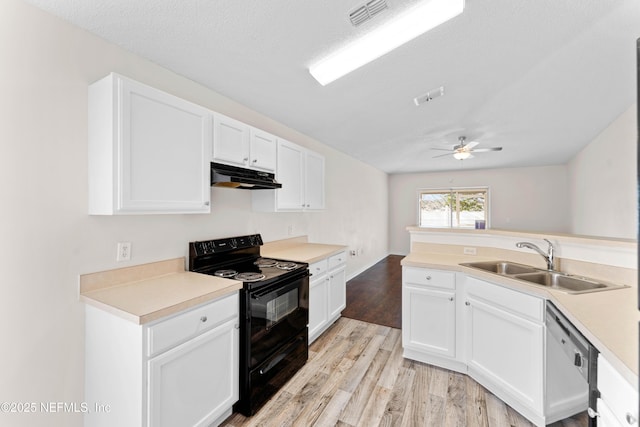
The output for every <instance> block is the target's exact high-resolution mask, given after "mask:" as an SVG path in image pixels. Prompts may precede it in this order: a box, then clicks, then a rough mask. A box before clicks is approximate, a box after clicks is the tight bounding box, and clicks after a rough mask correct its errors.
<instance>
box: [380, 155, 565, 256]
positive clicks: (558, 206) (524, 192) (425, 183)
mask: <svg viewBox="0 0 640 427" xmlns="http://www.w3.org/2000/svg"><path fill="white" fill-rule="evenodd" d="M481 186H486V187H489V199H490V200H489V203H490V206H489V209H490V218H491V227H493V228H501V229H509V230H533V231H542V232H544V231H547V232H566V231H568V230H569V227H570V225H569V223H570V217H569V201H568V198H567V188H568V187H567V174H566V168H565V167H564V166H545V167H530V168H513V169H490V170H470V171H455V172H438V173H415V174H398V175H391V176H390V177H389V203H390V211H389V249H390V253H394V254H406V253H408V252H409V233H408V232H407V231H406V229H405V228H406V227H407V226H411V225H416V224H417V221H418V204H417V203H418V191H419V190H420V189H425V188H452V187H481Z"/></svg>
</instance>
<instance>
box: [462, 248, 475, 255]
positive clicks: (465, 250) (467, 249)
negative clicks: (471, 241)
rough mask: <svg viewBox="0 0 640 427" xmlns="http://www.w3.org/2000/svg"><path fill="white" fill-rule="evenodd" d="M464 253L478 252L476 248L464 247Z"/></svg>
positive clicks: (472, 253)
mask: <svg viewBox="0 0 640 427" xmlns="http://www.w3.org/2000/svg"><path fill="white" fill-rule="evenodd" d="M463 253H464V254H465V255H475V254H476V248H464V249H463Z"/></svg>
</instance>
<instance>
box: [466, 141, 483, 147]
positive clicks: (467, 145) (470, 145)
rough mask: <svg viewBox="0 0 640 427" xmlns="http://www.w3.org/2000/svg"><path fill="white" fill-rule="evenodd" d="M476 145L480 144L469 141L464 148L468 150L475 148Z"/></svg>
mask: <svg viewBox="0 0 640 427" xmlns="http://www.w3.org/2000/svg"><path fill="white" fill-rule="evenodd" d="M478 144H480V143H479V142H478V141H469V142H467V143H466V144H464V147H465V148H468V149H470V148H473V147H475V146H476V145H478Z"/></svg>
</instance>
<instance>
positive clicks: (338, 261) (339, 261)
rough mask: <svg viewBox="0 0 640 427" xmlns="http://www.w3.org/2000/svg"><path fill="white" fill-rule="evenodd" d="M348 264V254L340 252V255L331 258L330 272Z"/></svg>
mask: <svg viewBox="0 0 640 427" xmlns="http://www.w3.org/2000/svg"><path fill="white" fill-rule="evenodd" d="M346 262H347V253H346V252H340V253H339V254H336V255H333V256H331V257H329V270H333V269H334V268H337V267H340V266H341V265H344V264H345V263H346Z"/></svg>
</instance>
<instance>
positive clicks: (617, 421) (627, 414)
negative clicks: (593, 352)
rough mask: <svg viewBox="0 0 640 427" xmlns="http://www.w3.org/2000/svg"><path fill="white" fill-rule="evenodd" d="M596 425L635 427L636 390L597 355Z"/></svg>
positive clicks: (636, 418) (603, 426) (636, 413)
mask: <svg viewBox="0 0 640 427" xmlns="http://www.w3.org/2000/svg"><path fill="white" fill-rule="evenodd" d="M598 391H599V392H600V398H599V399H598V402H597V412H598V427H634V426H635V427H637V426H638V391H636V389H635V388H634V387H633V386H632V385H631V384H630V383H629V382H628V381H626V380H625V379H624V378H623V377H622V375H620V374H619V373H618V371H616V370H615V369H614V368H613V366H611V364H610V363H609V362H608V361H607V359H605V358H604V356H602V354H600V355H598Z"/></svg>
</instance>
